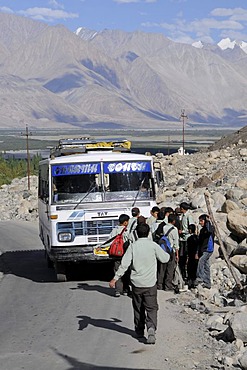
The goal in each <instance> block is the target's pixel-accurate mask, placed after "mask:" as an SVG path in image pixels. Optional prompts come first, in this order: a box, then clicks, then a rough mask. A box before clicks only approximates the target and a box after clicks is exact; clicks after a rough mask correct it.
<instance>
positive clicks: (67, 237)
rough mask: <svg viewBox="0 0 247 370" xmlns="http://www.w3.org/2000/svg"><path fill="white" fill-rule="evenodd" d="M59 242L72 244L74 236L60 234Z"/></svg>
mask: <svg viewBox="0 0 247 370" xmlns="http://www.w3.org/2000/svg"><path fill="white" fill-rule="evenodd" d="M58 241H59V242H71V241H72V234H71V233H69V232H62V233H59V234H58Z"/></svg>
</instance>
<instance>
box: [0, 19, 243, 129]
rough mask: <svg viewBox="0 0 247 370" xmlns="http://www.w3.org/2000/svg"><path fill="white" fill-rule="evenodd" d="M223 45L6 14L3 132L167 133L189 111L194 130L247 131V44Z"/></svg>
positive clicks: (0, 107) (0, 57) (0, 22)
mask: <svg viewBox="0 0 247 370" xmlns="http://www.w3.org/2000/svg"><path fill="white" fill-rule="evenodd" d="M223 44H224V43H223V42H222V44H220V45H204V44H202V43H201V44H194V45H188V44H182V43H177V42H174V41H171V40H170V39H168V38H166V37H165V36H164V35H162V34H155V33H144V32H139V31H138V32H124V31H120V30H103V31H101V32H96V31H93V30H88V29H85V28H83V27H81V28H80V29H78V30H77V31H76V32H75V33H73V32H71V31H69V30H68V29H67V28H65V27H64V26H61V25H58V26H49V25H47V24H45V23H42V22H39V21H33V20H31V19H28V18H25V17H20V16H16V15H12V14H4V13H0V97H1V99H0V117H1V118H0V128H19V127H22V126H23V125H24V124H28V125H29V126H30V128H32V127H34V128H41V129H43V128H54V127H59V128H63V129H64V128H70V129H71V128H81V127H82V128H96V129H97V128H98V129H101V128H108V129H109V128H112V129H115V128H121V129H128V128H131V129H148V128H152V129H154V128H163V129H164V128H171V127H177V126H178V127H180V126H181V123H180V115H181V110H182V109H185V112H186V114H187V115H188V117H189V118H188V121H187V122H188V124H193V125H197V124H198V125H199V126H200V125H203V126H204V127H205V125H206V126H211V125H214V126H216V127H220V128H223V127H226V126H228V127H229V126H232V127H241V126H244V125H245V124H246V120H247V107H246V95H247V54H246V45H245V43H239V42H235V43H234V46H232V47H231V48H229V47H222V45H223ZM225 44H227V42H225Z"/></svg>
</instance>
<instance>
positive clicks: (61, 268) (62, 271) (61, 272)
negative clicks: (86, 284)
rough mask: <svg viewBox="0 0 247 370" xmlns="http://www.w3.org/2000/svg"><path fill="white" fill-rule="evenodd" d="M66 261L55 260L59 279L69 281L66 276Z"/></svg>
mask: <svg viewBox="0 0 247 370" xmlns="http://www.w3.org/2000/svg"><path fill="white" fill-rule="evenodd" d="M65 267H66V266H65V263H63V262H55V271H56V274H57V281H59V282H64V281H67V277H66V268H65Z"/></svg>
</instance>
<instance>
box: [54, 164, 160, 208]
mask: <svg viewBox="0 0 247 370" xmlns="http://www.w3.org/2000/svg"><path fill="white" fill-rule="evenodd" d="M51 173H52V203H88V202H104V201H107V202H109V201H119V200H131V201H132V200H133V201H134V200H138V199H150V198H152V197H153V194H154V193H153V186H154V185H153V182H152V179H151V165H150V162H148V161H147V162H113V163H103V165H102V166H101V164H100V163H81V164H64V165H54V166H52V170H51Z"/></svg>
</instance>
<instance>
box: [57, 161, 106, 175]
mask: <svg viewBox="0 0 247 370" xmlns="http://www.w3.org/2000/svg"><path fill="white" fill-rule="evenodd" d="M95 173H100V163H70V164H59V165H54V166H52V176H71V175H90V174H95Z"/></svg>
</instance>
